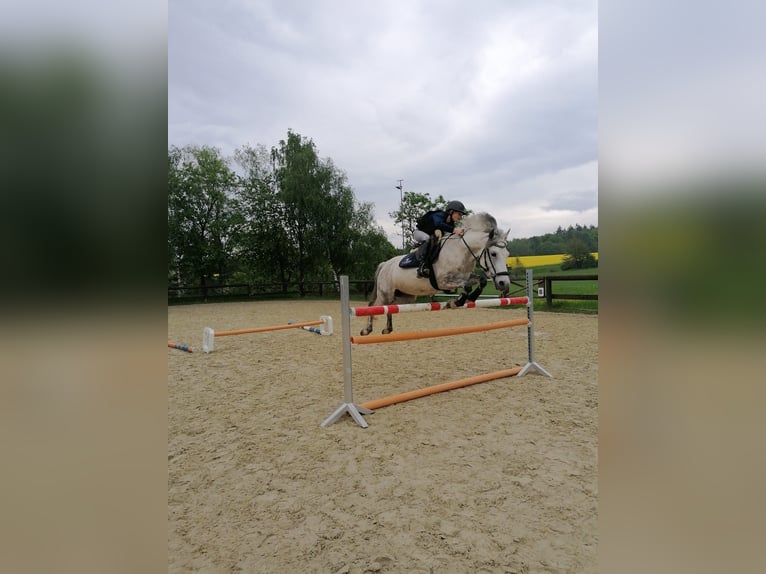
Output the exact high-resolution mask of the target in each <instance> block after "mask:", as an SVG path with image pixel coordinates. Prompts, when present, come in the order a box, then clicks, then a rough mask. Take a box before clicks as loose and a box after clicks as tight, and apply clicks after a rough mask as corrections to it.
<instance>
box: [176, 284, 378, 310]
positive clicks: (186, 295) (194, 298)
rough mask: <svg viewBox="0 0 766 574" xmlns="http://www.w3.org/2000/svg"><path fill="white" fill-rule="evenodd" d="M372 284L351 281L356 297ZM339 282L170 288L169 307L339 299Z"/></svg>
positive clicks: (367, 293)
mask: <svg viewBox="0 0 766 574" xmlns="http://www.w3.org/2000/svg"><path fill="white" fill-rule="evenodd" d="M372 283H373V282H372V280H355V281H349V288H350V289H351V290H352V292H353V293H357V294H363V295H364V297H367V296H368V295H369V294H370V293H371V292H372ZM339 293H340V286H339V284H338V282H337V281H304V282H303V283H300V282H297V281H292V282H290V281H288V282H284V283H226V284H221V285H197V286H189V285H185V286H172V285H170V286H168V304H169V305H172V304H174V303H195V302H206V301H226V300H230V301H238V300H248V299H256V300H265V299H281V298H283V297H284V298H286V299H293V298H295V297H307V296H308V297H333V296H335V295H338V296H339Z"/></svg>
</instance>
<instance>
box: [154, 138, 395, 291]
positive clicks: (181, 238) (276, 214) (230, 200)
mask: <svg viewBox="0 0 766 574" xmlns="http://www.w3.org/2000/svg"><path fill="white" fill-rule="evenodd" d="M232 161H233V163H234V164H235V166H236V168H237V169H236V170H235V169H233V168H232V167H231V165H230V164H231V163H232ZM395 253H396V248H395V247H394V246H393V245H391V243H390V242H389V241H388V240H387V239H386V235H385V233H384V231H383V229H382V228H381V227H380V226H378V225H376V224H375V221H374V217H373V206H372V204H370V203H359V202H358V201H357V200H356V198H355V197H354V192H353V190H352V189H351V187H350V186H349V185H348V181H347V177H346V174H345V173H344V172H343V171H341V170H340V169H338V168H337V167H336V166H335V165H334V164H333V163H332V161H331V160H330V159H321V158H319V157H318V155H317V151H316V147H315V146H314V143H313V142H312V141H311V140H310V139H305V138H303V137H301V136H300V135H299V134H296V133H293V132H292V131H289V130H288V133H287V138H286V139H285V140H282V141H280V142H279V145H278V146H276V147H273V148H272V149H271V150H267V149H266V148H265V147H264V146H262V145H259V146H257V147H250V146H243V147H242V148H239V149H237V150H236V151H235V153H234V158H233V160H232V159H225V158H223V157H221V154H220V152H219V151H218V150H216V149H214V148H209V147H195V146H189V147H185V148H181V149H179V148H175V147H172V148H170V149H169V150H168V279H169V281H170V282H172V283H174V284H176V285H191V284H194V283H198V284H199V285H201V286H205V285H211V284H213V283H218V284H223V283H230V282H240V281H244V282H256V281H262V282H269V281H274V282H286V281H298V282H300V283H302V282H304V281H312V280H326V279H327V278H328V277H332V278H335V277H337V276H339V275H341V274H347V275H349V276H352V277H360V278H366V277H372V276H373V275H374V272H375V268H376V267H377V265H378V263H379V262H380V261H383V260H384V259H388V258H389V257H391V256H393V255H394V254H395Z"/></svg>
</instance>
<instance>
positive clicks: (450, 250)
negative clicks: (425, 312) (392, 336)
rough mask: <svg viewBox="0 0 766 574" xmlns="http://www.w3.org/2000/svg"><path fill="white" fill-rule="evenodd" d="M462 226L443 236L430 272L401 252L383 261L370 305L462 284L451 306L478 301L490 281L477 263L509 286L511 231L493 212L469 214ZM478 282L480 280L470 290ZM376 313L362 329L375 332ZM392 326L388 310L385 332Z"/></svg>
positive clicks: (504, 289)
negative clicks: (407, 263) (411, 264)
mask: <svg viewBox="0 0 766 574" xmlns="http://www.w3.org/2000/svg"><path fill="white" fill-rule="evenodd" d="M462 227H463V229H464V230H465V233H464V234H463V236H462V237H461V236H460V235H457V234H448V235H446V236H444V237H443V238H441V240H440V242H439V243H440V245H439V247H438V249H439V256H438V259H437V260H436V261H435V262H434V263H433V269H432V272H431V277H430V278H425V277H418V274H417V270H416V269H414V268H410V269H404V268H402V267H400V266H399V263H400V262H401V261H402V259H403V258H404V257H407V256H405V255H398V256H396V257H393V258H391V259H389V260H388V261H384V262H383V263H381V264H380V265H378V269H377V270H376V271H375V282H374V284H373V287H372V295H373V298H372V300H371V301H370V305H392V304H394V303H397V304H401V303H413V302H415V299H416V298H417V296H418V295H433V294H435V293H437V292H438V291H453V290H455V289H460V288H462V289H463V290H464V292H463V293H462V294H461V295H460V296H459V297H458V298H457V299H456V300H453V301H450V303H449V304H448V307H460V306H462V305H463V304H464V303H465V302H466V300H471V301H475V300H476V299H477V298H478V297H479V294H480V293H481V291H482V289H484V286H485V285H486V284H487V279H486V278H485V277H484V276H483V275H477V274H476V273H474V271H475V269H476V266H477V265H478V266H479V267H481V268H482V269H483V270H484V272H485V273H486V274H487V275H488V276H489V278H490V279H492V280H493V281H494V284H495V287H496V288H497V290H498V291H500V292H501V293H504V292H507V291H508V289H509V288H510V286H511V281H510V277H509V275H508V267H507V265H506V260H507V259H508V250H507V249H506V241H507V237H508V231H503V230H502V229H498V227H497V221H496V220H495V218H494V217H492V216H491V215H489V214H488V213H475V214H472V215H468V216H467V217H465V218H464V219H463V226H462ZM477 283H478V284H479V286H478V287H477V288H476V289H474V290H473V291H471V288H472V287H473V286H474V285H476V284H477ZM373 319H374V317H373V316H370V317H369V319H368V321H367V327H366V328H365V329H363V330H362V331H361V332H360V335H369V334H370V333H371V332H372V323H373ZM393 330H394V328H393V324H392V321H391V315H390V314H389V315H387V323H386V328H385V329H384V330H383V334H384V335H385V334H388V333H391V332H392V331H393Z"/></svg>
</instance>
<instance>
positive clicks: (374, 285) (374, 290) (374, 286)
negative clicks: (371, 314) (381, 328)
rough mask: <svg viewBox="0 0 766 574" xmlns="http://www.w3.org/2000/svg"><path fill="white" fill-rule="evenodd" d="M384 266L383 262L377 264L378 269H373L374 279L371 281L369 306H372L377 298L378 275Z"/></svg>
mask: <svg viewBox="0 0 766 574" xmlns="http://www.w3.org/2000/svg"><path fill="white" fill-rule="evenodd" d="M384 264H385V261H383V262H382V263H378V268H377V269H375V277H374V278H373V279H372V299H370V303H369V304H370V305H374V304H375V301H376V300H377V298H378V275H380V270H381V269H383V265H384Z"/></svg>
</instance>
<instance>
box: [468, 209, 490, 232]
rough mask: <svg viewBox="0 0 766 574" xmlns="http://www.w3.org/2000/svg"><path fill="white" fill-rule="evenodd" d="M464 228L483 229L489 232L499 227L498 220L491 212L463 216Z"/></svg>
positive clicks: (471, 229)
mask: <svg viewBox="0 0 766 574" xmlns="http://www.w3.org/2000/svg"><path fill="white" fill-rule="evenodd" d="M463 229H465V230H466V231H483V232H485V233H489V232H490V231H492V230H496V229H497V220H496V219H495V218H494V217H492V216H491V215H490V214H489V213H484V212H480V213H472V214H471V215H466V216H465V217H464V218H463Z"/></svg>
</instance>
